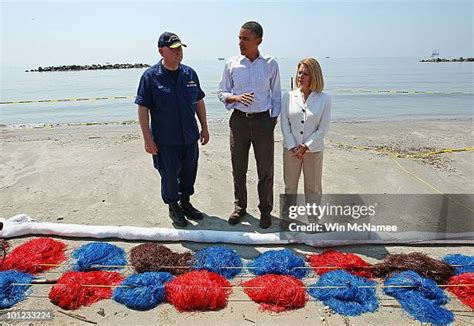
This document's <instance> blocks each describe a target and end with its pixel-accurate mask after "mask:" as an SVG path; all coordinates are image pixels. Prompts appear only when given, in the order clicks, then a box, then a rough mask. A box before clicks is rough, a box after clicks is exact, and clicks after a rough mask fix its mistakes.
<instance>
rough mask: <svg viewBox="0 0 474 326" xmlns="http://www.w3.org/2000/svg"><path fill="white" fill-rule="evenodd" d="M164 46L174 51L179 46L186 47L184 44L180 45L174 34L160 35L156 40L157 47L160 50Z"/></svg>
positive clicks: (165, 33)
mask: <svg viewBox="0 0 474 326" xmlns="http://www.w3.org/2000/svg"><path fill="white" fill-rule="evenodd" d="M165 46H166V47H169V48H171V49H176V48H179V47H180V46H184V47H186V44H183V43H181V40H180V39H179V37H178V35H176V34H175V33H171V32H164V33H163V34H161V35H160V38H159V39H158V47H159V48H162V47H165Z"/></svg>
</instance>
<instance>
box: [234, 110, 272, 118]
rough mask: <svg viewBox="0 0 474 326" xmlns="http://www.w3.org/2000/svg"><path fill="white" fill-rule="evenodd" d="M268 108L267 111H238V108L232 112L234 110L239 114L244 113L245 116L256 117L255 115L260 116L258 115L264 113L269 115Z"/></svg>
mask: <svg viewBox="0 0 474 326" xmlns="http://www.w3.org/2000/svg"><path fill="white" fill-rule="evenodd" d="M268 111H269V110H267V111H263V112H254V113H252V112H244V111H240V110H238V109H234V112H236V113H237V114H240V115H245V117H246V118H256V117H260V116H264V115H267V116H270V115H269V112H268Z"/></svg>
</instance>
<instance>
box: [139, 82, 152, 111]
mask: <svg viewBox="0 0 474 326" xmlns="http://www.w3.org/2000/svg"><path fill="white" fill-rule="evenodd" d="M151 103H152V100H151V92H150V83H149V80H148V76H147V75H146V74H144V75H143V76H142V77H141V78H140V84H139V85H138V91H137V97H136V98H135V104H138V105H141V106H145V107H147V108H148V109H150V108H151V106H152V105H151Z"/></svg>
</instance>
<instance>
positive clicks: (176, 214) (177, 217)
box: [169, 203, 188, 228]
mask: <svg viewBox="0 0 474 326" xmlns="http://www.w3.org/2000/svg"><path fill="white" fill-rule="evenodd" d="M169 215H170V218H171V219H172V220H173V225H174V226H178V227H182V228H184V227H185V226H186V225H188V221H186V219H185V218H184V214H183V210H182V209H181V207H180V206H179V205H178V203H171V204H169Z"/></svg>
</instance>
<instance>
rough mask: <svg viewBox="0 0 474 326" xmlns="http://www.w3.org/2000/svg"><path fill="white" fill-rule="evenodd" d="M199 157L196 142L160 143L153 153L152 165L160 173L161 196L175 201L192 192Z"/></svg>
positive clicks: (169, 200)
mask: <svg viewBox="0 0 474 326" xmlns="http://www.w3.org/2000/svg"><path fill="white" fill-rule="evenodd" d="M198 158H199V147H198V143H197V142H195V143H191V144H186V145H161V146H159V147H158V154H157V155H153V165H154V166H155V168H156V169H157V170H158V172H159V173H160V175H161V197H162V198H163V201H164V202H165V203H166V204H170V203H175V202H177V201H178V200H180V199H182V198H183V197H187V196H191V195H192V194H193V193H194V182H195V181H196V174H197V166H198Z"/></svg>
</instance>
